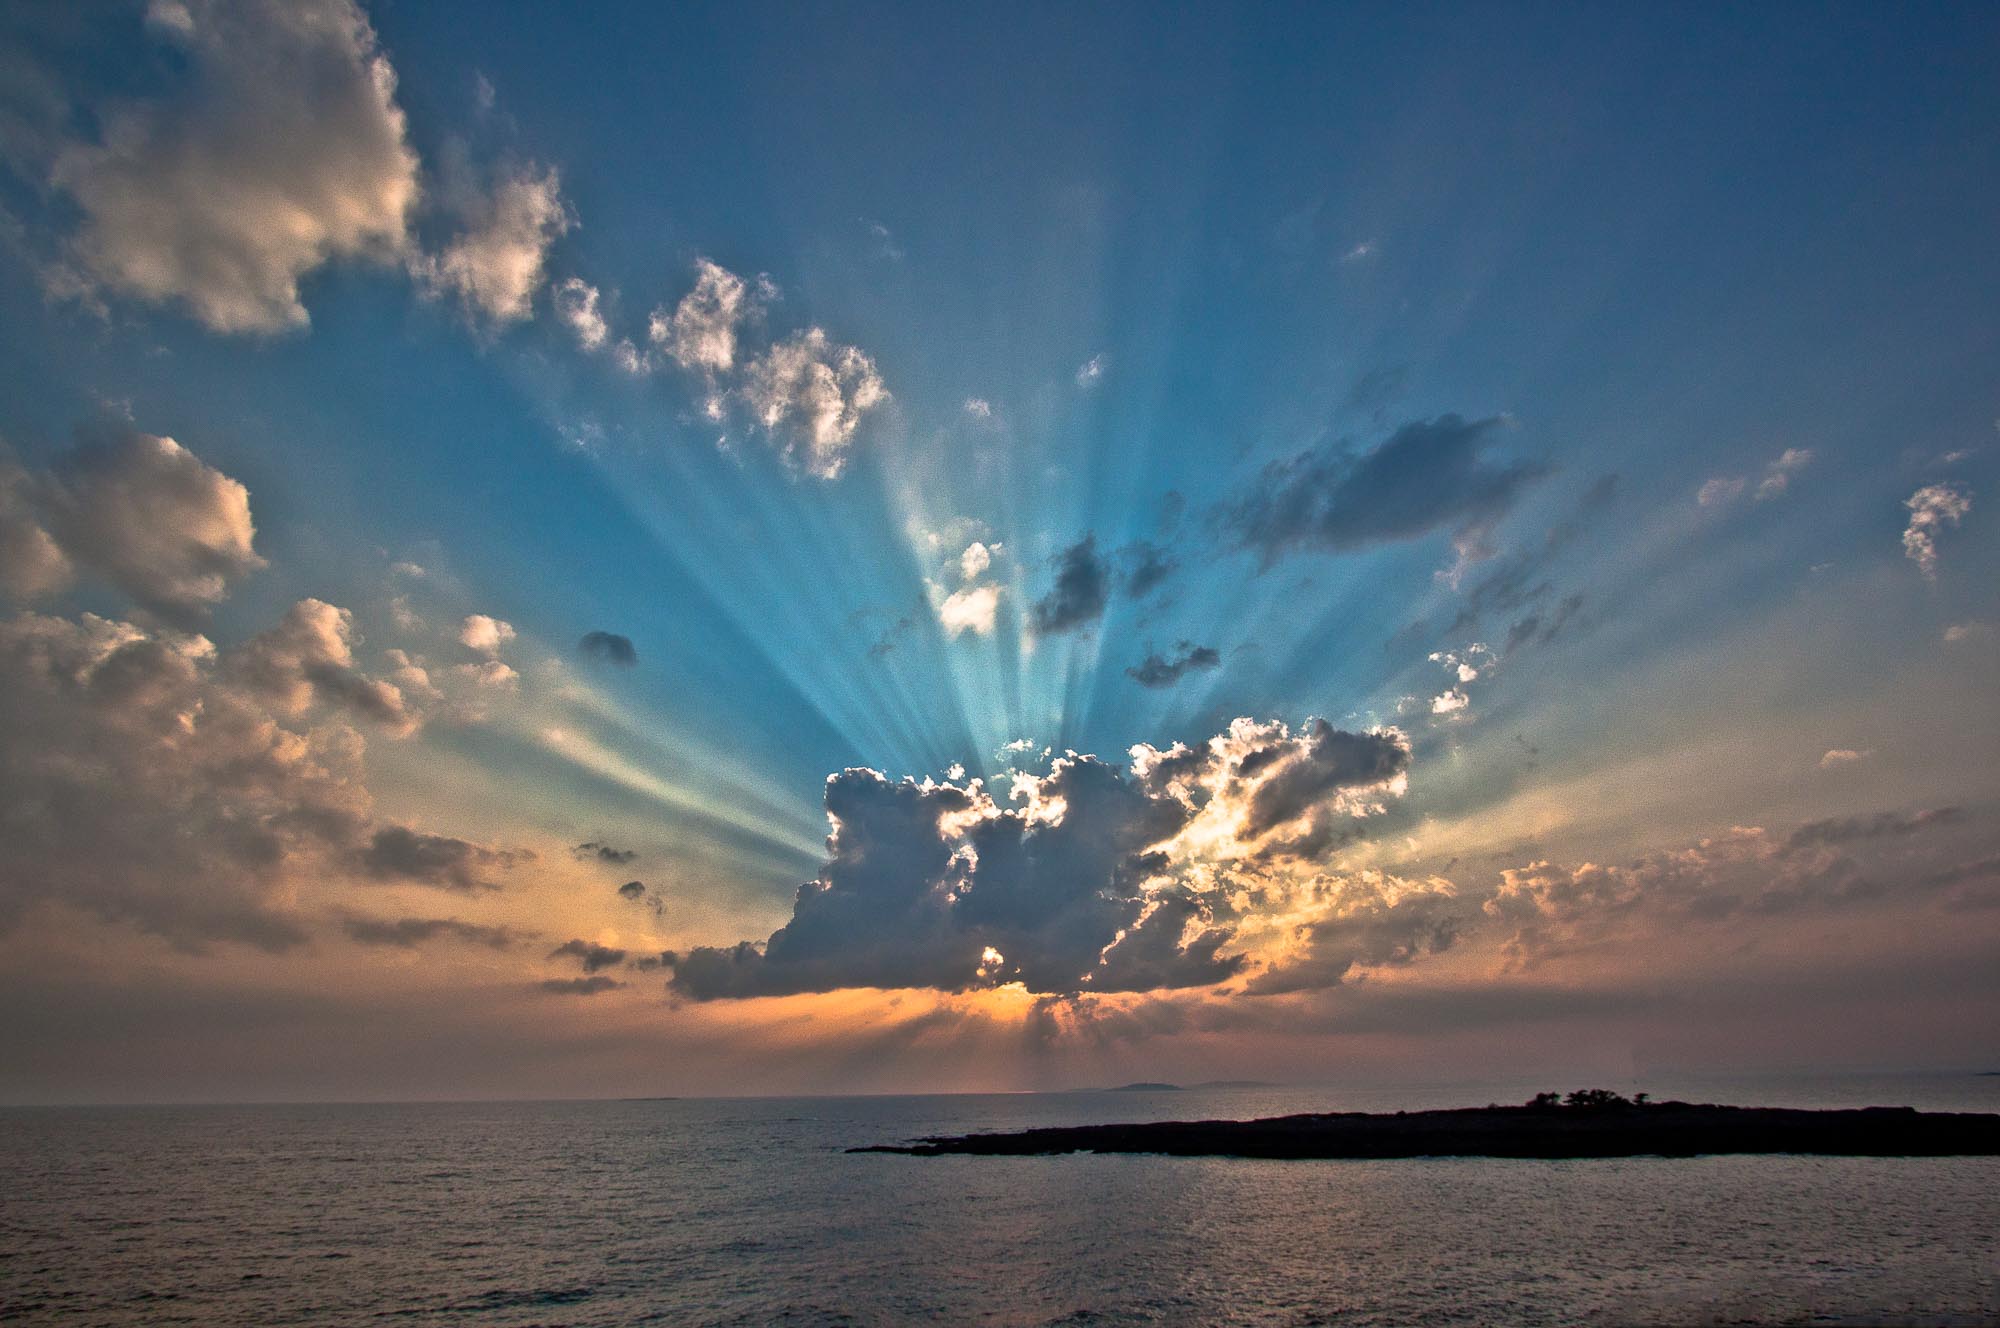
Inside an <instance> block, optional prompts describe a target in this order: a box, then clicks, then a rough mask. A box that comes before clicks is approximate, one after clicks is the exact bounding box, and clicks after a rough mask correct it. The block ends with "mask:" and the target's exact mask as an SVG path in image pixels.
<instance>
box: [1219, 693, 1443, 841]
mask: <svg viewBox="0 0 2000 1328" xmlns="http://www.w3.org/2000/svg"><path fill="white" fill-rule="evenodd" d="M1300 736H1301V738H1302V739H1303V751H1302V752H1300V751H1298V750H1297V744H1296V743H1295V744H1290V746H1291V749H1292V754H1291V759H1289V760H1287V761H1286V762H1285V764H1284V765H1283V767H1282V768H1281V769H1279V770H1278V771H1277V773H1275V774H1273V775H1272V776H1271V777H1270V778H1268V779H1266V780H1265V781H1264V782H1263V783H1262V784H1260V785H1258V786H1257V790H1256V792H1255V793H1254V794H1253V795H1252V796H1251V798H1250V807H1249V812H1248V815H1246V816H1245V818H1244V824H1243V830H1242V833H1244V834H1246V835H1252V836H1255V835H1263V834H1265V833H1268V832H1269V831H1270V830H1272V829H1274V828H1276V827H1277V826H1279V825H1282V824H1284V823H1285V822H1287V821H1293V820H1297V819H1298V818H1299V817H1301V816H1304V815H1305V814H1306V813H1308V812H1309V811H1311V810H1313V809H1314V808H1315V807H1317V806H1319V805H1320V804H1322V803H1323V802H1324V801H1325V800H1326V797H1327V795H1328V794H1330V793H1335V792H1338V791H1339V790H1342V789H1349V788H1361V787H1365V786H1369V785H1375V784H1380V783H1382V782H1383V781H1385V780H1389V779H1394V778H1395V777H1396V776H1397V775H1400V774H1402V773H1403V772H1404V771H1405V770H1407V769H1409V766H1410V745H1409V743H1408V741H1407V740H1405V739H1404V738H1403V736H1402V735H1401V734H1399V733H1395V732H1393V731H1389V732H1381V733H1350V732H1348V731H1347V730H1346V729H1337V728H1335V727H1333V726H1332V725H1331V724H1329V723H1327V722H1326V721H1325V720H1323V719H1314V720H1311V721H1309V722H1308V723H1307V724H1306V727H1305V729H1304V731H1303V732H1302V734H1301V735H1300ZM1277 750H1279V749H1278V748H1277V747H1276V746H1275V745H1274V746H1270V747H1265V748H1261V749H1259V750H1258V751H1256V752H1254V753H1252V755H1251V756H1248V757H1245V758H1244V760H1243V762H1242V763H1241V765H1240V766H1239V768H1242V766H1254V765H1257V764H1261V763H1262V760H1263V758H1265V757H1266V756H1267V755H1269V754H1270V753H1272V752H1274V751H1277ZM1246 773H1247V772H1246Z"/></svg>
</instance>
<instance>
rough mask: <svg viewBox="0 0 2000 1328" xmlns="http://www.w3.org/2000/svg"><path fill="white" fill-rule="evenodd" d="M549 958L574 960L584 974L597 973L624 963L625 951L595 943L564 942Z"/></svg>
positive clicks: (550, 953)
mask: <svg viewBox="0 0 2000 1328" xmlns="http://www.w3.org/2000/svg"><path fill="white" fill-rule="evenodd" d="M549 958H551V959H574V960H576V961H577V963H579V964H581V965H582V966H583V971H584V972H586V973H597V972H601V971H603V970H604V969H607V968H616V967H618V965H620V964H622V963H624V962H625V951H623V950H616V949H613V948H612V947H611V946H608V945H599V944H597V943H596V942H595V941H564V942H563V943H562V944H561V945H558V946H557V947H556V948H555V949H553V950H551V951H549Z"/></svg>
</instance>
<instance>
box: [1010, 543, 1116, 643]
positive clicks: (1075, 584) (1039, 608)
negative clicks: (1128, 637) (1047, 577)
mask: <svg viewBox="0 0 2000 1328" xmlns="http://www.w3.org/2000/svg"><path fill="white" fill-rule="evenodd" d="M1050 561H1051V563H1053V564H1054V566H1055V569H1056V582H1055V585H1054V586H1053V587H1052V588H1051V589H1050V590H1049V593H1048V594H1046V595H1044V596H1042V597H1041V598H1040V599H1038V600H1036V601H1035V602H1034V604H1033V605H1032V606H1031V608H1030V613H1029V620H1030V621H1031V622H1032V623H1033V625H1034V629H1035V634H1036V635H1037V636H1054V635H1056V634H1057V633H1060V632H1068V631H1072V630H1074V629H1076V628H1078V627H1082V626H1084V625H1085V624H1086V623H1092V622H1095V621H1097V620H1098V619H1099V618H1101V617H1103V616H1104V606H1105V604H1106V603H1107V602H1108V600H1109V598H1110V589H1111V571H1110V569H1109V568H1108V567H1106V566H1105V563H1104V560H1103V559H1102V558H1101V557H1099V556H1098V553H1097V537H1096V536H1095V535H1085V536H1084V537H1083V538H1082V539H1080V540H1078V541H1077V542H1076V543H1074V544H1072V545H1070V546H1069V547H1068V548H1067V549H1064V550H1062V551H1061V552H1060V553H1058V554H1056V555H1055V557H1054V558H1052V559H1050Z"/></svg>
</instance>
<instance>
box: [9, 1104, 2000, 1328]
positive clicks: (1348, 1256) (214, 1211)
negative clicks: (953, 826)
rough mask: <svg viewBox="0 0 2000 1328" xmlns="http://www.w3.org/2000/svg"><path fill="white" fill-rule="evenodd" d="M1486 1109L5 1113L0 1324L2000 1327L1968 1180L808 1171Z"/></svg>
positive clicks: (354, 1108)
mask: <svg viewBox="0 0 2000 1328" xmlns="http://www.w3.org/2000/svg"><path fill="white" fill-rule="evenodd" d="M1542 1086H1543V1087H1568V1086H1569V1085H1542ZM1661 1087H1662V1088H1663V1089H1664V1090H1665V1091H1656V1093H1655V1095H1656V1096H1668V1095H1672V1096H1681V1097H1692V1098H1696V1099H1698V1100H1709V1101H1735V1102H1746V1103H1747V1102H1754V1103H1756V1104H1758V1105H1788V1106H1836V1105H1861V1104H1867V1103H1893V1104H1908V1105H1914V1106H1919V1107H1925V1108H1936V1109H1957V1110H1987V1111H1993V1110H2000V1078H1979V1077H1976V1076H1970V1075H1961V1076H1925V1077H1922V1078H1903V1079H1898V1080H1885V1079H1881V1078H1875V1079H1859V1078H1850V1079H1842V1078H1827V1079H1822V1080H1818V1081H1810V1080H1797V1079H1794V1080H1790V1081H1785V1082H1782V1083H1780V1082H1776V1081H1771V1082H1765V1083H1762V1084H1755V1083H1734V1084H1731V1083H1721V1082H1713V1083H1707V1084H1703V1083H1700V1082H1692V1083H1690V1082H1680V1083H1667V1084H1663V1085H1661ZM1496 1096H1497V1097H1499V1098H1500V1100H1504V1101H1512V1100H1517V1092H1507V1093H1501V1094H1495V1093H1488V1092H1479V1091H1474V1090H1471V1089H1465V1088H1458V1089H1448V1088H1436V1087H1419V1088H1409V1087H1406V1088H1403V1089H1375V1090H1370V1091H1367V1092H1362V1091H1359V1090H1352V1089H1341V1088H1337V1087H1333V1088H1310V1089H1307V1088H1282V1089H1279V1088H1273V1089H1215V1090H1202V1091H1184V1092H1129V1093H1124V1092H1103V1093H1065V1094H1035V1095H990V1096H933V1097H872V1098H869V1097H860V1098H792V1099H780V1098H764V1099H735V1100H724V1099H688V1100H649V1101H623V1102H519V1103H470V1104H468V1103H450V1104H447V1103H436V1104H407V1105H388V1104H369V1105H262V1106H199V1107H168V1106H149V1107H91V1108H17V1109H9V1110H5V1111H0V1320H5V1321H7V1322H9V1323H22V1324H65V1325H69V1324H106V1325H125V1324H147V1325H152V1324H192V1325H202V1326H203V1328H226V1326H228V1325H277V1324H364V1323H365V1324H385V1323H388V1324H396V1323H407V1324H457V1325H469V1324H482V1325H483V1324H495V1325H529V1324H537V1325H559V1324H561V1325H599V1324H602V1325H611V1324H645V1323H663V1324H683V1323H687V1324H705V1323H715V1324H899V1323H915V1322H940V1323H984V1324H1047V1323H1074V1324H1155V1323H1157V1324H1182V1323H1186V1324H1211V1323H1215V1324H1221V1323H1243V1324H1356V1325H1362V1324H1450V1323H1463V1324H1560V1323H1606V1322H1609V1323H1793V1322H1809V1323H1905V1322H1920V1323H1923V1322H1928V1323H1943V1324H1953V1323H1961V1324H1985V1323H1992V1322H2000V1158H1970V1159H1952V1158H1921V1159H1898V1158H1823V1157H1712V1158H1695V1159H1680V1160H1674V1159H1657V1158H1634V1159H1625V1160H1606V1161H1560V1162H1543V1161H1513V1160H1481V1159H1435V1160H1416V1161H1389V1162H1365V1161H1331V1162H1329V1161H1282V1162H1281V1161H1255V1160H1244V1159H1232V1158H1167V1157H1146V1156H1107V1157H1095V1156H1087V1155H1072V1156H1064V1157H1031V1158H1006V1157H936V1158H910V1157H900V1156H885V1155H881V1154H850V1153H847V1152H845V1151H843V1150H845V1149H846V1148H848V1147H849V1146H852V1145H855V1144H869V1143H881V1142H892V1141H896V1140H901V1139H907V1138H911V1137H914V1136H917V1135H923V1134H932V1133H946V1132H951V1133H957V1132H965V1131H971V1130H980V1129H1017V1128H1022V1127H1026V1126H1031V1125H1056V1124H1085V1123H1092V1122H1104V1121H1114V1120H1160V1119H1190V1118H1203V1117H1211V1118H1213V1117H1232V1118H1240V1117H1248V1116H1259V1115H1272V1114H1281V1113H1286V1112H1293V1111H1314V1110H1336V1109H1358V1110H1380V1109H1394V1108H1396V1107H1408V1108H1420V1107H1429V1106H1446V1105H1454V1106H1456V1105H1483V1104H1484V1102H1485V1101H1487V1100H1489V1099H1490V1098H1492V1097H1496ZM1518 1096H1525V1094H1518Z"/></svg>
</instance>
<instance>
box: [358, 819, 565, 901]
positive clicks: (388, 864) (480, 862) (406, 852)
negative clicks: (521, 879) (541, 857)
mask: <svg viewBox="0 0 2000 1328" xmlns="http://www.w3.org/2000/svg"><path fill="white" fill-rule="evenodd" d="M534 857H535V855H534V854H533V853H530V852H528V851H527V850H526V849H492V848H486V847H484V846H483V845H479V844H473V843H469V842H468V841H466V840H463V839H454V838H452V837H451V836H449V835H434V834H427V833H424V832H423V831H419V830H412V829H411V828H409V827H408V826H402V825H385V826H383V827H381V828H380V829H378V830H376V831H375V833H374V835H373V836H372V837H370V839H369V840H368V842H367V844H366V845H365V846H363V847H361V848H358V849H356V850H355V851H354V852H353V854H352V855H351V857H350V861H351V863H352V865H353V867H354V869H355V870H357V871H359V872H360V873H361V874H362V875H364V876H366V877H367V878H369V879H370V880H375V881H414V882H415V883H417V884H418V885H429V886H435V887H437V888H438V889H440V890H459V891H464V892H467V893H470V892H472V891H478V890H498V889H499V888H500V886H499V883H498V882H496V881H493V880H491V879H490V878H489V877H488V876H487V875H486V872H487V871H488V869H497V870H500V871H507V870H511V869H512V868H514V867H515V866H517V865H519V864H520V863H523V862H532V861H534Z"/></svg>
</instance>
